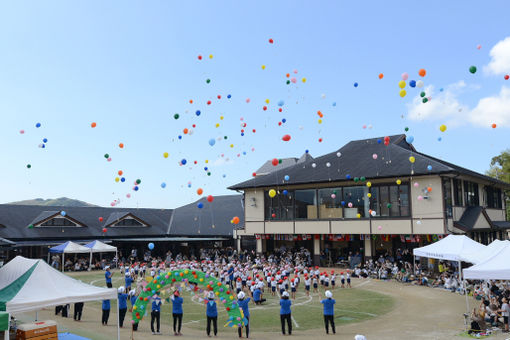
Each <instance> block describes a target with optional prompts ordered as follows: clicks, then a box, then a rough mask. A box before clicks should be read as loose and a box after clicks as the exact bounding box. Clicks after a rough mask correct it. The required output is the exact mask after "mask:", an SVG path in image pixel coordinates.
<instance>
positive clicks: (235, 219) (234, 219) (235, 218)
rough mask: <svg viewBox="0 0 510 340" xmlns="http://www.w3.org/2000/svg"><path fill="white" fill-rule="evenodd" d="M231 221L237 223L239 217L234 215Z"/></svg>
mask: <svg viewBox="0 0 510 340" xmlns="http://www.w3.org/2000/svg"><path fill="white" fill-rule="evenodd" d="M232 223H234V224H239V217H237V216H235V217H234V218H233V219H232Z"/></svg>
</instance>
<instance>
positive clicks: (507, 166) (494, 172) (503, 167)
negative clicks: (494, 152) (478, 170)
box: [486, 149, 510, 219]
mask: <svg viewBox="0 0 510 340" xmlns="http://www.w3.org/2000/svg"><path fill="white" fill-rule="evenodd" d="M486 174H487V176H490V177H493V178H496V179H499V180H500V181H503V182H507V183H510V149H506V150H505V151H503V152H502V153H501V154H500V155H499V156H495V157H492V159H491V167H490V169H489V170H487V172H486ZM505 197H506V217H507V219H509V218H510V199H509V198H510V190H506V191H505Z"/></svg>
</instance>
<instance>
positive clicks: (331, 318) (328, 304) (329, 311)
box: [321, 290, 336, 334]
mask: <svg viewBox="0 0 510 340" xmlns="http://www.w3.org/2000/svg"><path fill="white" fill-rule="evenodd" d="M325 295H326V298H325V299H324V300H321V303H322V304H323V306H324V326H325V327H326V334H329V324H331V330H332V331H333V334H336V331H335V303H336V301H335V299H333V294H332V293H331V292H330V291H329V290H327V291H326V292H325Z"/></svg>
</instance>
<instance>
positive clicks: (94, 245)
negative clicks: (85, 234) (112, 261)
mask: <svg viewBox="0 0 510 340" xmlns="http://www.w3.org/2000/svg"><path fill="white" fill-rule="evenodd" d="M85 247H87V248H89V249H90V261H89V268H90V267H91V266H92V254H93V253H107V252H115V257H117V247H114V246H110V245H109V244H106V243H103V242H101V241H98V240H95V241H92V242H90V243H87V244H86V245H85Z"/></svg>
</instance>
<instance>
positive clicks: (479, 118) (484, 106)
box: [469, 86, 510, 127]
mask: <svg viewBox="0 0 510 340" xmlns="http://www.w3.org/2000/svg"><path fill="white" fill-rule="evenodd" d="M469 121H470V122H471V123H473V124H475V125H481V126H485V127H489V126H491V125H492V124H493V123H495V124H496V125H498V126H507V127H510V88H508V87H505V86H503V87H502V88H501V91H500V92H499V94H497V95H494V96H492V97H486V98H482V99H480V101H479V102H478V105H476V107H475V108H474V109H473V110H471V111H470V112H469Z"/></svg>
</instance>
